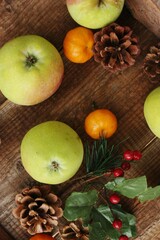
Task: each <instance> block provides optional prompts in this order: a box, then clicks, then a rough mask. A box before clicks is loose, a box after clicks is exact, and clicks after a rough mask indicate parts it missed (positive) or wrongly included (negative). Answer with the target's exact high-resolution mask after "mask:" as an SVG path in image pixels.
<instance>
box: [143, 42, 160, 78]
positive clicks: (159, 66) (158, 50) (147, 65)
mask: <svg viewBox="0 0 160 240" xmlns="http://www.w3.org/2000/svg"><path fill="white" fill-rule="evenodd" d="M143 68H144V71H145V73H146V74H147V75H148V76H149V77H151V78H155V77H156V76H157V75H159V76H160V42H159V43H158V44H157V46H152V47H150V52H149V53H148V54H147V55H146V57H145V59H144V64H143Z"/></svg>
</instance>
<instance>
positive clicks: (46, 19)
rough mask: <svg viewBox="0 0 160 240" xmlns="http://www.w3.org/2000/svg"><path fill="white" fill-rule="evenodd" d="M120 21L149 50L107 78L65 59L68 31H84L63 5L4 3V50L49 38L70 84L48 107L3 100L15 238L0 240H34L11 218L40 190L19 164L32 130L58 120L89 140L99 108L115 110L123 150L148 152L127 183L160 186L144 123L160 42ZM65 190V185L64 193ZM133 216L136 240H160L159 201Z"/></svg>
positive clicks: (157, 151)
mask: <svg viewBox="0 0 160 240" xmlns="http://www.w3.org/2000/svg"><path fill="white" fill-rule="evenodd" d="M119 21H120V22H121V23H122V24H124V25H129V26H131V27H132V28H133V30H134V31H135V33H136V34H137V35H138V36H139V39H140V45H141V49H142V53H141V55H140V56H139V57H138V59H137V61H136V64H135V65H134V66H133V67H130V68H128V69H127V70H125V71H123V72H119V73H115V74H111V73H108V72H106V71H105V70H104V69H103V68H102V67H101V66H100V65H99V64H98V63H96V62H95V61H94V60H93V59H91V60H90V61H88V62H87V63H85V64H74V63H71V62H70V61H69V60H67V59H66V58H65V56H64V54H63V49H62V42H63V39H64V36H65V34H66V33H67V31H68V30H70V29H72V28H74V27H75V26H77V24H76V23H75V22H74V21H73V20H72V18H71V17H70V15H69V13H68V11H67V8H66V5H65V1H63V0H58V1H56V0H45V1H44V0H28V1H25V0H14V1H12V0H0V46H2V45H3V44H4V43H5V42H6V41H8V40H9V39H11V38H14V37H16V36H19V35H24V34H37V35H41V36H43V37H45V38H46V39H48V40H49V41H50V42H51V43H53V44H54V45H55V47H56V48H57V49H58V50H59V51H60V54H61V56H62V58H63V61H64V65H65V75H64V80H63V83H62V85H61V87H60V88H59V90H58V91H57V92H56V93H55V94H54V95H53V96H52V97H50V98H49V99H48V100H46V101H44V102H43V103H41V104H38V105H35V106H32V107H24V106H18V105H15V104H13V103H11V102H10V101H8V100H6V99H5V97H4V96H3V95H2V94H1V95H0V104H1V106H0V139H1V145H0V166H1V171H0V182H1V184H0V224H1V226H2V227H3V229H4V230H5V231H6V232H8V233H9V234H10V235H11V236H12V237H7V234H4V230H3V231H2V230H0V239H3V240H4V239H5V240H7V239H8V240H10V239H11V238H13V239H17V240H19V239H21V240H25V239H29V236H28V235H27V234H26V232H25V231H24V230H23V229H22V228H21V227H20V226H19V224H18V222H17V220H15V219H14V218H13V216H12V214H11V211H12V209H13V207H14V206H15V202H14V198H15V195H16V193H18V192H20V191H21V190H22V188H23V187H26V186H31V185H34V184H35V183H34V181H33V179H32V178H31V177H30V176H29V175H28V174H27V173H26V171H25V170H24V168H23V167H22V164H21V159H20V143H21V140H22V138H23V136H24V134H25V133H26V132H27V131H28V130H29V129H30V128H31V127H33V126H35V125H37V124H39V123H41V122H44V121H47V120H59V121H63V122H65V123H67V124H69V125H70V126H71V127H72V128H73V129H75V130H76V131H77V133H78V134H79V135H80V137H81V138H82V139H86V133H85V132H84V127H83V124H84V119H85V117H86V115H87V114H88V113H89V112H90V111H92V110H93V102H95V103H96V105H97V106H98V107H99V108H108V109H110V110H112V111H113V112H114V113H115V114H116V116H117V118H118V131H117V133H116V134H115V135H114V136H113V137H112V138H111V140H109V141H112V142H116V143H117V142H119V141H121V140H123V139H124V138H126V137H129V140H127V141H126V142H125V148H130V149H139V150H142V151H143V158H142V160H141V161H140V162H138V163H137V164H136V165H134V166H133V167H132V169H131V170H130V171H129V173H128V174H127V175H126V176H127V177H136V176H141V175H146V176H147V178H148V184H149V185H150V186H155V185H158V184H159V183H160V181H159V171H160V140H159V139H158V138H155V137H154V135H153V134H152V133H151V131H150V130H149V128H148V126H147V124H146V122H145V119H144V115H143V104H144V100H145V98H146V96H147V94H148V93H149V92H150V91H151V90H152V89H154V88H155V87H156V86H157V85H156V84H151V83H150V82H149V81H148V79H147V77H146V75H145V74H144V73H143V71H142V63H143V59H144V56H145V54H146V53H147V51H148V50H149V47H150V46H151V45H154V44H156V43H157V42H158V38H157V37H156V36H154V35H153V34H152V33H151V32H149V31H148V30H147V29H146V28H145V27H144V26H142V25H141V24H140V23H139V22H137V21H136V20H135V19H134V18H133V17H132V16H131V14H130V13H129V12H127V10H124V11H123V13H122V15H121V17H120V19H119ZM65 189H66V185H65V184H62V185H61V191H63V192H64V191H65ZM126 205H128V208H129V211H130V212H132V213H134V214H135V216H136V217H137V229H138V237H137V238H136V239H137V240H158V239H160V199H156V200H154V201H150V202H147V203H145V204H140V203H139V202H136V201H134V202H132V201H131V202H129V203H126Z"/></svg>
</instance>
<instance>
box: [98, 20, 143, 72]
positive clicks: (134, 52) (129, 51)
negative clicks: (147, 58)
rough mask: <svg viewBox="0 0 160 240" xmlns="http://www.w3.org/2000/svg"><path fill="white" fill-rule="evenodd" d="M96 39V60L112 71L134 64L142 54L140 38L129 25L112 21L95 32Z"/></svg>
mask: <svg viewBox="0 0 160 240" xmlns="http://www.w3.org/2000/svg"><path fill="white" fill-rule="evenodd" d="M94 41H95V44H94V47H93V52H94V60H95V61H96V62H100V63H101V64H102V66H103V67H104V68H105V69H107V70H109V71H110V72H115V71H118V70H123V69H125V68H127V67H129V66H132V65H133V64H134V63H135V58H136V57H137V56H138V55H139V54H140V47H139V45H138V38H137V37H136V36H134V35H133V31H132V30H131V28H130V27H128V26H120V25H118V24H116V23H112V24H111V25H109V26H106V27H104V28H102V29H101V30H100V31H99V32H97V33H95V34H94Z"/></svg>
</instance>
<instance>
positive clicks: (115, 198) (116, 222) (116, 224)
mask: <svg viewBox="0 0 160 240" xmlns="http://www.w3.org/2000/svg"><path fill="white" fill-rule="evenodd" d="M120 200H121V199H120V197H119V196H118V195H117V194H116V193H114V194H112V195H111V196H110V198H109V201H110V202H111V203H112V204H118V203H119V202H120ZM122 225H123V223H122V221H121V220H120V219H117V218H115V219H114V221H113V222H112V226H113V227H114V228H115V229H117V230H120V229H121V228H122ZM128 239H129V238H128V237H127V236H126V235H121V236H120V237H119V240H128Z"/></svg>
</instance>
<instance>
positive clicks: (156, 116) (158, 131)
mask: <svg viewBox="0 0 160 240" xmlns="http://www.w3.org/2000/svg"><path fill="white" fill-rule="evenodd" d="M144 116H145V119H146V122H147V124H148V126H149V128H150V130H151V131H152V132H153V133H154V135H156V136H157V137H158V138H160V87H157V88H156V89H154V90H153V91H152V92H150V93H149V95H148V96H147V98H146V100H145V103H144Z"/></svg>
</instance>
